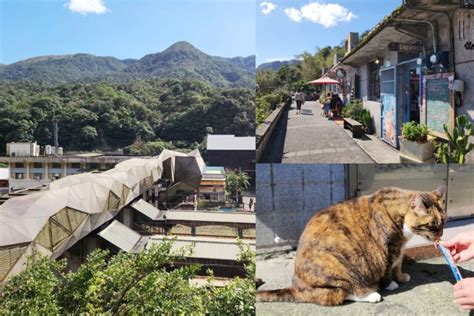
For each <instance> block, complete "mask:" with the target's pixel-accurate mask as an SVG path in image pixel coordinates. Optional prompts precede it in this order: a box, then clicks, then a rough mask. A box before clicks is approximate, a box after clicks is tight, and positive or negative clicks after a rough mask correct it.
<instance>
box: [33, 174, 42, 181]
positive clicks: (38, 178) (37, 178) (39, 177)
mask: <svg viewBox="0 0 474 316" xmlns="http://www.w3.org/2000/svg"><path fill="white" fill-rule="evenodd" d="M33 179H35V180H41V179H43V174H42V173H34V174H33Z"/></svg>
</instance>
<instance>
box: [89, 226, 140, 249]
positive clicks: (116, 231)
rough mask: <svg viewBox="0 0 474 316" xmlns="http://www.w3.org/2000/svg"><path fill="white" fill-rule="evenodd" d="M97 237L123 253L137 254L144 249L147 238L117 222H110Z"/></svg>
mask: <svg viewBox="0 0 474 316" xmlns="http://www.w3.org/2000/svg"><path fill="white" fill-rule="evenodd" d="M98 235H99V236H100V237H102V238H104V239H105V240H107V241H108V242H110V243H112V244H114V245H115V246H117V247H119V248H120V249H122V250H123V251H126V252H132V253H138V252H140V251H142V250H143V249H144V247H145V244H146V242H147V241H148V237H146V236H142V235H140V234H139V233H137V232H136V231H134V230H133V229H131V228H129V227H128V226H125V225H124V224H122V223H120V222H119V221H117V220H114V221H112V223H110V224H109V225H108V226H107V227H106V228H104V229H103V230H101V231H100V232H99V233H98Z"/></svg>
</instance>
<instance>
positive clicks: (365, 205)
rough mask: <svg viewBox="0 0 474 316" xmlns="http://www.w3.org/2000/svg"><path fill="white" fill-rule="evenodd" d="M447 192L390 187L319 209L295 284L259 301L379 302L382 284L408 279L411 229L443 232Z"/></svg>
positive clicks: (432, 236) (428, 234)
mask: <svg viewBox="0 0 474 316" xmlns="http://www.w3.org/2000/svg"><path fill="white" fill-rule="evenodd" d="M445 193H446V187H445V186H442V187H439V188H438V189H436V191H434V192H418V191H409V190H403V189H399V188H394V187H389V188H383V189H380V190H378V191H377V192H375V193H374V194H372V195H369V196H363V197H360V198H356V199H352V200H349V201H346V202H342V203H339V204H336V205H333V206H330V207H328V208H326V209H324V210H322V211H321V212H318V213H317V214H316V215H315V216H313V218H312V219H311V220H310V221H309V222H308V224H307V225H306V227H305V229H304V231H303V234H302V235H301V237H300V240H299V243H298V251H297V253H296V259H295V272H294V276H293V285H292V286H291V287H288V288H285V289H280V290H273V291H258V292H257V301H260V302H306V303H317V304H320V305H340V304H342V303H343V302H344V301H345V300H351V301H361V302H373V303H375V302H379V301H381V299H382V297H381V296H380V294H379V293H378V292H377V290H378V288H379V286H382V287H384V288H386V289H388V290H394V289H396V288H398V283H405V282H408V281H410V275H408V274H406V273H403V272H402V261H403V252H404V248H405V244H406V243H407V241H408V240H409V239H410V238H411V237H412V236H413V234H417V235H420V236H423V237H425V238H426V239H428V240H430V241H435V240H439V239H440V237H441V236H442V234H443V227H444V223H445V221H446V213H445V208H444V200H443V196H444V194H445Z"/></svg>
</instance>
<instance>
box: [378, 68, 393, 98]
mask: <svg viewBox="0 0 474 316" xmlns="http://www.w3.org/2000/svg"><path fill="white" fill-rule="evenodd" d="M380 77H381V78H380V86H381V88H380V89H381V92H382V93H383V94H391V95H394V94H395V68H388V69H384V70H382V71H381V72H380Z"/></svg>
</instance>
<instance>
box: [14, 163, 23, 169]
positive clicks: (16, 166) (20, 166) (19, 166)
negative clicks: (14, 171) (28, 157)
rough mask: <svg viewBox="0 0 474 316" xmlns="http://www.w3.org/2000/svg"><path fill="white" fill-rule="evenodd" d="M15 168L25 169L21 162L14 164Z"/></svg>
mask: <svg viewBox="0 0 474 316" xmlns="http://www.w3.org/2000/svg"><path fill="white" fill-rule="evenodd" d="M15 168H25V164H24V163H22V162H15Z"/></svg>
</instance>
